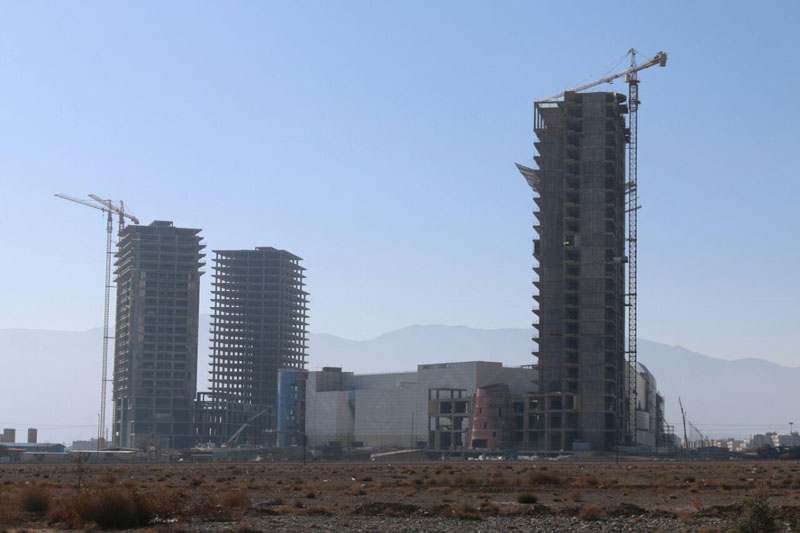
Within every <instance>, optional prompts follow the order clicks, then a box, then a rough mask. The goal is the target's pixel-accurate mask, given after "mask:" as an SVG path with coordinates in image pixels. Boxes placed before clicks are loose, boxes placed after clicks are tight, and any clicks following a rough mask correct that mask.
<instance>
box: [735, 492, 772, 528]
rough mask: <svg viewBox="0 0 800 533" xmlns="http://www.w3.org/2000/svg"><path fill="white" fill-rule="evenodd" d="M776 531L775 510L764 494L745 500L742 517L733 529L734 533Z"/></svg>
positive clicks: (757, 494)
mask: <svg viewBox="0 0 800 533" xmlns="http://www.w3.org/2000/svg"><path fill="white" fill-rule="evenodd" d="M778 530H779V527H778V523H777V521H776V520H775V510H774V509H773V508H772V507H771V506H770V505H769V502H768V501H767V496H766V494H764V493H756V494H754V495H752V496H751V497H749V498H748V499H746V500H745V502H744V510H743V511H742V516H741V517H740V518H739V521H738V522H736V526H735V527H734V529H733V531H734V532H735V533H773V532H775V531H778Z"/></svg>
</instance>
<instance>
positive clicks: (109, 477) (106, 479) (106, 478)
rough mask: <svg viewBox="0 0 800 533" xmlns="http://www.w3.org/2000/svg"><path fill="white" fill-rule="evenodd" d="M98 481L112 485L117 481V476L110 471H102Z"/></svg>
mask: <svg viewBox="0 0 800 533" xmlns="http://www.w3.org/2000/svg"><path fill="white" fill-rule="evenodd" d="M99 481H100V483H106V484H108V485H114V484H116V482H117V476H115V475H114V474H113V473H112V472H111V471H106V472H104V473H103V475H101V476H100V479H99Z"/></svg>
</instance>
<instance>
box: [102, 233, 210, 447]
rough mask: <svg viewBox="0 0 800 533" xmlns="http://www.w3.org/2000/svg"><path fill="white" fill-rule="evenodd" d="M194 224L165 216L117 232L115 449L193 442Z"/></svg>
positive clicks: (197, 249) (198, 253)
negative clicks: (180, 224) (182, 223)
mask: <svg viewBox="0 0 800 533" xmlns="http://www.w3.org/2000/svg"><path fill="white" fill-rule="evenodd" d="M199 233H200V230H199V229H190V228H177V227H175V226H174V225H173V224H172V222H169V221H158V220H157V221H155V222H153V223H152V224H150V225H148V226H139V225H134V226H127V227H126V228H125V229H123V230H121V231H120V234H119V245H118V251H117V256H116V257H117V260H116V263H115V265H116V271H115V273H116V283H117V318H116V346H115V349H114V434H113V443H114V446H123V447H131V448H133V447H136V448H150V447H166V448H186V447H191V446H193V445H194V444H195V439H194V433H193V428H192V408H193V400H194V396H195V394H196V390H197V327H198V312H199V301H200V276H201V275H202V274H203V273H202V272H201V271H200V268H201V267H202V265H203V262H202V258H203V253H202V250H203V248H205V246H204V245H203V244H201V243H200V241H201V237H200V235H199Z"/></svg>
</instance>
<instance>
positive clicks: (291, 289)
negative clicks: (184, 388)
mask: <svg viewBox="0 0 800 533" xmlns="http://www.w3.org/2000/svg"><path fill="white" fill-rule="evenodd" d="M214 254H215V257H214V275H213V277H214V281H213V291H212V292H213V296H212V307H211V309H212V315H211V342H210V350H211V353H210V357H211V362H210V364H211V391H210V392H208V393H201V394H200V395H199V396H198V403H197V407H198V410H197V437H198V440H199V441H200V442H214V443H216V444H224V443H225V442H228V441H229V439H231V437H232V436H233V435H234V434H236V431H237V429H238V428H239V427H241V426H242V424H244V423H245V422H249V424H248V427H247V431H246V435H243V436H239V438H241V439H242V440H245V439H246V440H247V441H249V442H250V443H252V444H259V445H272V444H275V443H276V432H277V430H278V423H277V417H278V392H279V391H278V386H279V377H278V375H279V371H280V370H301V371H302V370H303V369H304V368H305V357H306V343H307V331H306V329H307V324H308V322H307V319H308V293H307V292H305V291H304V290H303V287H304V279H305V275H304V271H305V268H304V267H302V266H301V265H300V261H302V259H301V258H300V257H297V256H296V255H294V254H291V253H289V252H287V251H285V250H277V249H275V248H271V247H259V248H256V249H255V250H215V251H214ZM298 412H299V411H298Z"/></svg>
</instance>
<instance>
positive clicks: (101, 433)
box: [56, 193, 139, 450]
mask: <svg viewBox="0 0 800 533" xmlns="http://www.w3.org/2000/svg"><path fill="white" fill-rule="evenodd" d="M56 196H57V197H59V198H63V199H64V200H69V201H70V202H75V203H78V204H81V205H85V206H87V207H92V208H94V209H99V210H100V211H102V212H103V214H105V215H106V273H105V296H104V303H103V370H102V372H103V374H102V377H101V387H100V416H99V417H98V421H97V449H98V450H100V446H101V443H102V442H103V440H104V438H105V427H106V382H108V381H109V380H108V341H109V339H110V338H111V337H110V336H109V334H108V319H109V307H110V298H111V258H112V256H113V255H114V252H113V250H112V246H111V234H112V230H113V228H114V223H113V217H114V215H115V214H116V215H117V216H118V217H119V231H122V229H123V228H124V227H125V219H126V218H128V219H130V220H131V221H132V222H133V223H134V224H138V223H139V219H137V218H136V217H135V216H133V215H131V214H129V213H126V212H125V204H124V203H123V202H122V201H120V202H119V203H118V204H117V203H115V202H113V201H112V200H105V199H103V198H100V197H98V196H97V195H95V194H90V195H89V198H91V199H92V200H94V202H95V203H93V202H90V201H89V200H84V199H82V198H75V197H74V196H69V195H66V194H61V193H58V194H56ZM98 204H99V205H98Z"/></svg>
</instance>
